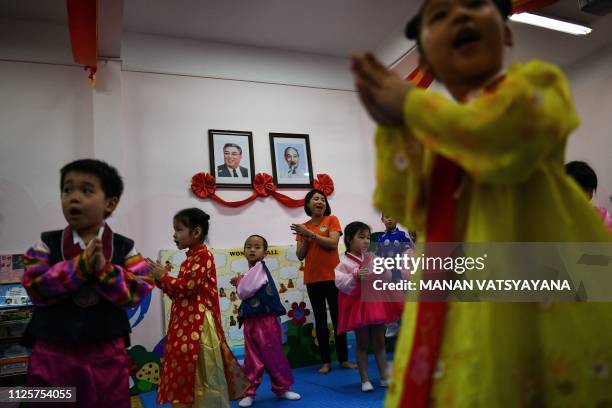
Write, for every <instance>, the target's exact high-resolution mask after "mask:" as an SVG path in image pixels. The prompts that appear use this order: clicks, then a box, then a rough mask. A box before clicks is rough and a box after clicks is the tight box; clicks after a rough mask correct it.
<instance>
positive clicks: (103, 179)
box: [60, 159, 123, 198]
mask: <svg viewBox="0 0 612 408" xmlns="http://www.w3.org/2000/svg"><path fill="white" fill-rule="evenodd" d="M71 171H74V172H76V173H85V174H91V175H93V176H96V177H97V178H98V180H100V186H101V187H102V191H104V195H105V196H106V198H110V197H117V198H121V194H123V179H122V178H121V176H120V175H119V172H118V171H117V169H116V168H114V167H113V166H111V165H109V164H108V163H106V162H103V161H102V160H97V159H80V160H75V161H73V162H71V163H68V164H67V165H65V166H64V167H62V169H61V170H60V191H62V190H64V180H65V179H66V174H68V173H69V172H71Z"/></svg>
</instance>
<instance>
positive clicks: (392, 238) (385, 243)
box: [376, 214, 414, 337]
mask: <svg viewBox="0 0 612 408" xmlns="http://www.w3.org/2000/svg"><path fill="white" fill-rule="evenodd" d="M380 219H381V221H382V222H383V224H385V232H384V233H383V234H382V235H381V236H380V237H379V238H378V250H377V251H376V252H377V254H378V255H379V256H384V257H388V258H394V257H395V256H396V255H401V254H403V253H404V252H405V251H406V250H408V249H413V248H414V241H413V239H412V238H411V235H409V234H407V233H406V232H405V231H402V230H401V229H399V228H398V227H397V221H395V220H394V219H393V218H391V217H389V216H387V215H385V214H382V216H381V218H380ZM392 274H393V280H394V281H396V280H399V279H400V278H401V276H400V271H395V270H394V271H393V272H392ZM398 332H399V323H398V322H394V323H390V324H388V325H387V330H386V332H385V337H395V336H397V333H398Z"/></svg>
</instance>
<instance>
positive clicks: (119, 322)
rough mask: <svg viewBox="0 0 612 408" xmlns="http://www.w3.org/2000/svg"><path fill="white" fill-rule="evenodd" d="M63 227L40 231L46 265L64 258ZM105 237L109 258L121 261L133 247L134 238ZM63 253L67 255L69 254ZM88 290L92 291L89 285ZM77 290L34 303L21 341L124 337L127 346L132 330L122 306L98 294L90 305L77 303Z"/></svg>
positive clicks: (113, 261)
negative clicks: (46, 253) (51, 300)
mask: <svg viewBox="0 0 612 408" xmlns="http://www.w3.org/2000/svg"><path fill="white" fill-rule="evenodd" d="M106 228H108V227H106ZM65 231H66V230H65ZM65 231H62V230H57V231H49V232H43V233H42V235H41V239H42V241H43V242H44V243H45V244H46V245H47V246H48V247H49V250H50V253H49V266H53V265H55V264H56V263H58V262H61V261H63V260H65V259H64V249H65V248H64V247H65V245H64V242H65V241H67V240H66V239H65V237H64V232H65ZM108 241H109V242H110V243H111V244H110V245H112V249H111V251H112V252H111V253H112V256H111V258H110V262H111V263H113V264H115V265H123V262H124V261H125V258H126V256H127V255H128V254H129V253H130V251H131V250H132V248H133V247H134V241H132V240H130V239H129V238H126V237H124V236H122V235H119V234H114V233H111V234H110V236H109V237H108ZM104 245H108V244H107V243H104ZM66 257H67V258H69V257H68V255H66ZM89 290H90V291H91V288H90V289H89ZM78 293H79V291H77V292H76V293H75V295H73V296H69V297H67V298H66V299H64V300H62V301H60V302H57V303H54V304H52V305H49V306H40V307H34V312H33V314H32V319H31V320H30V322H29V324H28V326H27V328H26V331H25V334H24V338H23V340H22V342H23V344H24V345H26V346H28V347H32V345H33V344H34V341H35V340H36V338H43V339H45V340H50V341H57V342H68V343H93V342H98V341H108V340H112V339H115V338H117V337H123V338H124V339H125V342H126V347H127V346H129V340H130V336H129V335H130V332H131V331H132V330H131V327H130V321H129V320H128V317H127V312H126V311H125V309H122V308H120V307H119V306H116V305H115V304H113V303H111V302H110V301H108V300H106V299H105V298H104V297H103V296H101V295H98V298H96V300H95V301H94V302H92V303H93V304H91V305H88V304H83V303H80V302H79V301H78V300H77V299H76V298H77V296H78ZM86 299H87V298H86ZM79 304H80V305H79Z"/></svg>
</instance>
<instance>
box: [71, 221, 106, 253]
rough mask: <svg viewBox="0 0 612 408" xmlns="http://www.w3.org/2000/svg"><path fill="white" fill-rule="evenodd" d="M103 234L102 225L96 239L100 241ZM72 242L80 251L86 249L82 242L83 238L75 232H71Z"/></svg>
mask: <svg viewBox="0 0 612 408" xmlns="http://www.w3.org/2000/svg"><path fill="white" fill-rule="evenodd" d="M103 234H104V225H103V226H101V227H100V229H99V230H98V238H100V239H102V235H103ZM72 242H73V243H74V244H75V245H76V244H78V245H79V246H80V247H81V249H85V248H87V245H85V241H83V238H81V236H80V235H79V233H78V232H76V231H75V230H72Z"/></svg>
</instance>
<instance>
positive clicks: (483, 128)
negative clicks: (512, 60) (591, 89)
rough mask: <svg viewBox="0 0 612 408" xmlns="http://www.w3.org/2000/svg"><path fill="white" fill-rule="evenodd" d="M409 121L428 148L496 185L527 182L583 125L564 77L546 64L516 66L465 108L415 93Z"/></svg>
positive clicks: (408, 108) (432, 94)
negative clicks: (569, 135)
mask: <svg viewBox="0 0 612 408" xmlns="http://www.w3.org/2000/svg"><path fill="white" fill-rule="evenodd" d="M404 118H405V123H406V126H407V127H408V129H409V130H410V131H411V132H412V134H414V136H415V138H416V139H417V140H419V141H420V142H421V143H423V145H424V146H425V147H427V148H429V149H431V150H432V151H433V152H435V153H437V154H441V155H443V156H445V157H447V158H448V159H450V160H452V161H453V162H455V163H457V164H458V165H459V166H461V167H462V168H463V169H464V170H465V171H466V172H467V173H468V174H469V175H470V176H471V177H472V178H473V179H474V180H475V181H476V182H485V183H492V184H512V183H519V182H521V181H524V180H526V179H527V178H528V177H529V176H530V175H531V174H532V173H533V171H534V170H535V169H536V168H537V167H538V166H540V164H541V162H542V161H543V160H544V159H546V158H547V157H548V156H549V155H550V154H551V153H552V152H553V149H554V147H555V146H558V145H559V143H560V142H562V141H563V139H565V138H566V137H567V136H568V134H569V133H570V132H571V131H572V130H573V129H575V128H576V127H577V126H578V124H579V119H578V115H577V114H576V111H575V108H574V104H573V102H572V99H571V96H570V91H569V87H568V83H567V80H566V78H565V76H564V75H563V73H562V72H561V70H560V69H558V68H557V67H555V66H553V65H550V64H547V63H544V62H541V61H533V62H530V63H528V64H525V65H515V66H513V67H511V68H510V69H509V71H508V74H507V76H506V78H505V79H504V80H503V82H502V83H501V84H500V85H499V86H498V87H497V88H496V89H495V90H494V91H492V92H485V93H483V94H482V95H481V96H479V97H478V98H475V99H473V100H471V101H470V102H469V103H465V104H460V103H457V102H454V101H450V100H449V99H447V98H446V97H445V96H443V95H441V94H439V93H436V92H430V91H424V90H420V89H414V90H412V91H411V92H410V93H409V94H408V96H407V97H406V101H405V104H404Z"/></svg>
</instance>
